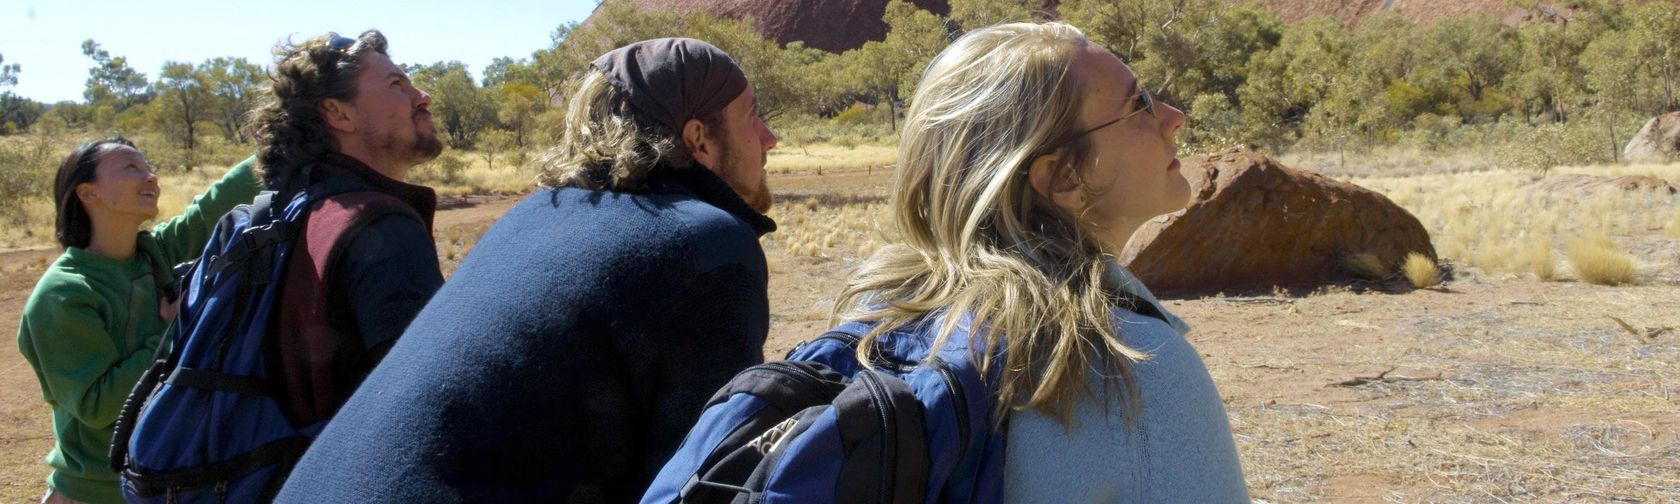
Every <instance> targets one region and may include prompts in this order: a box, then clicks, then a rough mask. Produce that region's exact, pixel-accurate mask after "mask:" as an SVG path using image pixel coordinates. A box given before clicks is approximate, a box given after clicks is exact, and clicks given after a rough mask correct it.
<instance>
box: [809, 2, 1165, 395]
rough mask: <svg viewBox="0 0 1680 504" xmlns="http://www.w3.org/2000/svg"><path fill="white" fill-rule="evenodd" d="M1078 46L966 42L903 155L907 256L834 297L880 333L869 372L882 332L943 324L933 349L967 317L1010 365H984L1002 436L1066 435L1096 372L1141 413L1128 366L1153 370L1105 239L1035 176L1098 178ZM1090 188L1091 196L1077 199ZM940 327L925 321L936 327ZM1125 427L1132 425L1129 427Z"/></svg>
mask: <svg viewBox="0 0 1680 504" xmlns="http://www.w3.org/2000/svg"><path fill="white" fill-rule="evenodd" d="M1088 43H1089V41H1087V40H1086V39H1085V36H1084V34H1083V33H1081V32H1080V31H1079V30H1078V29H1077V28H1074V27H1072V26H1069V25H1066V24H1061V23H1043V24H1037V23H1015V24H1004V25H998V26H993V27H989V28H985V29H981V30H977V31H974V32H971V33H968V34H967V35H964V36H963V37H961V38H960V39H958V40H957V41H956V42H953V43H952V44H951V46H950V47H947V48H946V49H945V50H944V51H943V52H941V53H940V54H939V55H938V56H937V57H935V58H934V59H933V61H932V62H931V63H930V64H929V65H928V68H927V71H926V73H925V74H923V76H922V79H921V81H920V82H919V83H918V84H917V86H916V93H915V95H914V97H912V98H911V102H910V103H911V105H910V109H909V111H908V112H907V117H906V118H905V120H904V133H903V136H902V138H901V139H900V141H899V145H898V152H899V154H898V170H897V172H896V177H897V183H896V185H895V186H896V189H895V192H894V194H893V204H892V208H893V213H894V220H895V222H894V224H895V227H896V229H897V233H898V238H899V240H898V241H899V243H896V244H893V245H890V246H887V247H884V248H882V249H881V250H880V251H878V252H876V253H875V254H874V255H873V256H871V257H870V258H869V259H867V260H866V261H865V262H864V263H863V264H862V265H861V266H860V267H859V269H858V272H857V273H856V274H855V276H854V277H853V278H852V279H851V281H849V282H848V284H847V285H846V287H845V288H844V289H843V290H842V291H841V293H840V295H839V298H838V299H837V302H836V305H835V315H836V317H837V318H842V319H848V320H866V321H877V322H879V324H878V325H877V326H876V329H875V331H874V332H871V333H870V334H868V335H866V337H865V338H864V341H863V342H862V344H860V345H858V348H859V358H860V359H861V360H862V361H863V362H871V358H872V356H873V348H874V345H873V344H872V342H873V341H874V339H875V338H876V337H877V336H878V335H879V334H880V333H882V332H885V331H887V330H890V329H892V328H894V327H898V326H901V325H904V324H907V323H912V322H916V321H918V320H919V319H923V318H924V317H930V316H938V315H948V316H945V317H944V322H943V324H942V325H940V326H939V327H938V329H937V333H936V339H935V341H934V346H935V348H938V347H940V346H942V345H944V344H946V342H947V341H948V340H949V339H950V336H951V334H952V332H953V331H954V330H955V329H956V328H957V325H958V324H959V323H963V317H962V316H960V315H967V316H969V317H970V319H969V322H968V323H969V324H970V325H969V327H972V328H975V329H974V331H975V332H974V337H975V338H976V341H975V343H981V339H982V338H983V341H984V343H985V344H986V348H988V349H1002V350H1004V354H1003V356H1002V360H1003V362H1001V363H999V362H994V361H996V360H998V359H997V358H996V356H995V352H987V353H986V355H984V356H982V357H980V358H979V359H980V362H981V367H982V369H983V370H986V371H987V372H992V370H993V368H995V367H996V366H999V365H1001V366H1002V369H1000V370H997V372H998V376H1000V377H1001V378H1000V382H999V383H998V384H997V389H998V393H999V397H998V401H997V405H998V411H997V414H996V415H994V417H995V418H997V419H998V421H1000V422H1001V421H1002V418H1003V417H1004V416H1005V414H1006V413H1007V412H1008V410H1009V409H1034V410H1038V411H1040V412H1043V413H1044V414H1046V415H1047V416H1050V417H1052V418H1055V419H1057V420H1058V421H1060V422H1061V423H1062V424H1063V425H1067V426H1071V424H1072V420H1071V417H1072V409H1073V405H1074V403H1075V402H1076V401H1077V400H1078V399H1079V398H1080V396H1081V395H1082V394H1094V393H1097V391H1093V390H1091V387H1089V386H1088V385H1087V383H1088V381H1087V379H1086V377H1087V376H1088V374H1087V373H1090V372H1101V373H1103V375H1104V376H1105V381H1104V386H1103V389H1104V390H1103V391H1102V393H1103V394H1106V393H1107V392H1108V389H1110V388H1111V385H1114V386H1119V387H1121V388H1123V389H1124V390H1125V391H1126V392H1127V393H1126V394H1125V397H1126V398H1128V399H1129V401H1127V405H1126V407H1127V410H1128V411H1131V410H1135V409H1136V408H1137V407H1138V405H1139V404H1140V403H1139V399H1138V394H1137V387H1136V383H1135V381H1134V378H1133V373H1132V362H1133V361H1135V360H1142V359H1146V358H1147V355H1145V354H1143V353H1142V352H1139V351H1137V350H1134V349H1132V348H1130V347H1127V346H1126V345H1124V344H1122V343H1121V342H1120V340H1119V339H1118V337H1117V336H1118V335H1117V334H1116V331H1115V327H1114V323H1113V319H1112V318H1111V317H1112V316H1113V315H1112V312H1113V310H1114V309H1115V307H1116V306H1117V303H1118V302H1119V300H1118V298H1117V297H1116V294H1115V293H1114V292H1112V291H1110V290H1109V289H1107V288H1105V287H1104V283H1103V277H1104V275H1105V274H1106V272H1107V270H1108V267H1109V264H1110V263H1111V261H1112V258H1113V257H1112V255H1110V254H1108V253H1106V252H1105V251H1104V250H1103V249H1102V247H1101V245H1099V243H1100V241H1099V239H1098V238H1097V234H1096V232H1097V231H1098V230H1099V229H1100V228H1099V227H1097V226H1098V224H1097V223H1094V222H1087V221H1086V220H1085V219H1084V218H1083V216H1084V215H1085V214H1087V213H1091V212H1092V211H1097V210H1100V209H1095V208H1087V209H1085V211H1081V212H1079V215H1075V214H1073V213H1070V212H1067V211H1064V210H1063V209H1061V208H1060V207H1058V206H1057V205H1055V204H1054V202H1052V201H1050V200H1049V199H1048V198H1047V197H1045V196H1042V195H1040V194H1039V193H1038V192H1037V191H1035V190H1034V189H1033V187H1032V184H1031V183H1030V182H1029V181H1028V176H1027V169H1028V167H1029V166H1031V164H1032V163H1033V161H1034V160H1035V159H1038V158H1039V157H1040V156H1044V155H1052V154H1054V155H1059V156H1058V160H1059V161H1058V166H1056V168H1055V170H1056V173H1055V177H1057V178H1055V179H1053V180H1061V179H1062V177H1069V178H1072V179H1074V180H1076V181H1078V180H1080V179H1081V178H1082V177H1081V175H1082V174H1083V173H1085V171H1086V170H1088V169H1089V167H1090V166H1091V164H1092V163H1091V161H1092V160H1091V159H1090V151H1091V145H1090V143H1089V141H1088V140H1086V138H1088V137H1080V138H1074V139H1069V137H1070V136H1072V133H1073V132H1074V131H1075V130H1076V128H1078V127H1080V126H1081V124H1080V119H1079V118H1080V111H1081V109H1082V106H1083V99H1082V94H1081V84H1080V83H1079V82H1078V79H1076V78H1074V77H1073V76H1072V75H1071V73H1070V67H1071V65H1072V63H1073V61H1074V59H1075V57H1076V56H1077V54H1078V53H1079V51H1080V50H1081V48H1082V47H1084V45H1085V44H1088ZM1081 186H1082V187H1084V186H1087V185H1086V184H1083V183H1081ZM930 318H931V317H930ZM1124 416H1125V417H1126V418H1127V419H1128V423H1129V419H1130V417H1131V416H1132V415H1129V414H1128V415H1124Z"/></svg>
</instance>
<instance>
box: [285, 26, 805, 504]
mask: <svg viewBox="0 0 1680 504" xmlns="http://www.w3.org/2000/svg"><path fill="white" fill-rule="evenodd" d="M753 100H754V94H753V89H752V87H751V86H750V85H748V83H747V78H746V75H745V74H744V73H743V72H742V71H741V68H740V67H739V66H737V65H736V64H735V61H734V60H733V59H731V58H730V57H729V55H727V54H724V52H723V51H721V50H718V49H717V48H716V47H713V46H712V45H710V44H707V43H705V42H701V41H698V40H693V39H657V40H649V41H644V42H638V43H635V44H630V45H629V46H626V47H623V48H620V49H617V50H614V51H611V52H608V53H607V54H605V55H603V56H601V57H600V58H599V59H597V60H595V62H594V63H593V64H591V65H590V68H589V70H587V71H586V72H585V75H583V76H582V78H581V80H580V83H579V85H578V89H577V90H576V91H575V92H573V93H571V96H570V99H568V100H567V104H568V110H567V115H566V123H565V128H566V129H565V134H564V136H563V138H562V140H561V142H560V144H559V145H558V146H557V147H556V148H555V149H553V150H551V151H550V154H549V155H548V158H547V159H546V160H545V161H544V165H543V168H542V175H541V176H540V180H541V182H542V186H543V187H542V188H541V189H540V190H538V191H537V192H536V193H535V194H532V195H531V196H530V197H528V198H526V199H525V201H523V202H521V203H520V204H519V205H517V206H515V207H513V208H512V209H511V210H508V212H507V214H506V215H504V216H503V217H502V219H501V220H500V221H498V222H497V223H496V225H495V226H494V227H492V228H491V229H490V230H489V232H487V233H485V235H484V237H483V238H481V239H479V241H478V244H477V245H475V246H474V248H473V251H472V254H471V255H469V256H468V257H467V258H466V260H465V261H463V262H462V263H461V268H460V269H458V270H456V273H455V276H454V277H452V278H451V279H450V282H449V284H448V285H446V286H444V288H443V289H442V290H440V291H438V295H437V298H436V299H433V300H432V303H431V304H429V305H427V306H426V309H425V310H424V311H422V312H421V313H420V315H419V316H418V317H416V318H415V320H414V324H413V325H412V326H411V327H409V330H408V332H407V333H405V334H404V335H403V337H402V342H401V343H399V344H398V345H397V347H396V348H394V349H392V351H391V353H390V355H388V356H387V357H386V359H385V361H384V362H383V363H382V364H380V366H379V368H378V369H375V370H374V372H373V374H371V375H369V376H368V379H367V381H366V382H365V383H363V384H362V389H361V390H360V391H358V392H357V393H356V396H355V397H353V398H351V399H350V401H349V402H348V403H346V404H345V405H344V410H343V411H341V412H340V413H339V414H338V416H336V417H334V418H333V421H332V423H331V424H329V425H328V426H327V429H326V430H325V431H324V432H322V433H321V437H320V438H319V439H318V440H317V441H316V443H315V446H314V447H312V448H311V449H310V451H309V453H308V454H307V455H305V456H304V458H303V460H302V461H301V462H299V463H298V467H297V469H296V470H295V471H294V472H293V473H292V479H291V480H290V483H289V484H288V485H287V486H286V488H285V489H284V490H283V491H282V492H281V494H280V502H299V503H302V502H361V503H372V502H392V503H396V502H569V503H592V502H613V503H618V502H636V501H637V499H639V498H640V497H641V494H642V492H643V491H644V490H645V489H646V488H647V486H648V484H649V483H650V482H651V481H652V480H653V477H654V475H655V474H656V473H657V472H658V471H659V469H660V467H661V466H663V465H664V462H665V460H666V459H668V458H670V456H671V454H672V453H674V452H675V451H676V449H677V446H678V445H679V444H681V443H682V439H683V436H684V435H685V434H687V432H688V429H689V427H690V426H692V425H693V424H694V421H695V420H696V419H697V418H698V417H699V415H700V410H701V408H702V407H703V406H704V405H705V403H706V400H707V399H708V398H710V397H711V396H712V394H713V393H715V392H716V391H717V389H718V388H719V387H721V386H723V384H724V383H725V382H727V381H728V380H729V378H730V377H731V376H734V375H735V373H737V372H739V371H741V370H742V369H745V368H747V367H749V366H751V365H753V364H758V363H759V362H761V361H763V359H764V339H765V336H766V335H767V333H768V331H769V324H770V313H769V299H768V296H767V295H766V286H767V281H768V269H767V268H766V267H765V261H764V250H763V249H762V248H760V246H759V243H758V238H759V236H761V235H763V234H764V233H768V232H770V231H771V230H774V229H775V223H774V222H772V221H771V220H770V218H768V217H766V216H765V215H764V212H765V211H766V210H768V209H769V208H770V205H771V195H770V190H769V187H768V186H767V185H766V183H765V171H764V161H765V154H766V152H767V151H769V150H770V149H771V148H772V147H774V146H775V145H776V136H775V135H774V134H772V133H771V132H770V129H769V128H768V127H766V126H765V125H764V121H763V119H762V118H760V117H759V115H758V113H757V112H756V110H755V108H754V106H753Z"/></svg>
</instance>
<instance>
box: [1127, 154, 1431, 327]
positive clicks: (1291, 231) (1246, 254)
mask: <svg viewBox="0 0 1680 504" xmlns="http://www.w3.org/2000/svg"><path fill="white" fill-rule="evenodd" d="M1183 167H1184V168H1183V170H1184V175H1185V178H1187V179H1189V181H1190V188H1191V189H1190V190H1191V194H1192V198H1193V200H1192V201H1191V203H1190V207H1189V208H1187V209H1186V210H1185V211H1184V212H1181V213H1177V214H1172V215H1169V216H1164V217H1160V218H1157V219H1155V220H1153V221H1151V222H1149V223H1148V224H1146V225H1144V227H1143V228H1142V229H1140V230H1139V231H1138V232H1137V234H1135V235H1133V236H1132V240H1131V242H1130V243H1129V244H1128V245H1127V246H1126V250H1125V252H1124V253H1123V254H1122V256H1121V262H1122V263H1125V264H1127V265H1128V267H1129V268H1130V269H1131V270H1132V272H1133V273H1134V274H1136V275H1137V276H1138V278H1139V279H1141V280H1143V282H1144V284H1145V285H1147V286H1149V288H1150V289H1151V290H1153V291H1155V292H1156V293H1157V294H1161V295H1174V296H1183V295H1194V294H1206V293H1214V292H1238V291H1251V290H1269V289H1271V288H1273V287H1285V288H1312V287H1315V286H1319V285H1323V284H1326V283H1333V282H1339V281H1345V280H1353V279H1358V278H1360V276H1361V275H1360V274H1359V273H1358V272H1355V271H1352V270H1350V269H1349V267H1348V264H1349V263H1350V258H1352V257H1354V256H1357V255H1360V254H1370V255H1371V256H1374V257H1375V258H1376V260H1377V261H1379V262H1380V263H1381V265H1382V267H1383V268H1384V270H1385V271H1389V272H1393V271H1396V270H1397V269H1398V267H1399V265H1400V263H1401V262H1402V261H1403V260H1404V259H1405V257H1406V255H1407V254H1410V253H1412V252H1417V253H1421V254H1423V255H1426V256H1428V257H1429V258H1431V259H1434V258H1435V247H1434V246H1433V245H1431V244H1430V241H1429V232H1428V231H1427V230H1425V229H1424V228H1423V224H1422V223H1420V222H1418V220H1417V218H1416V217H1413V216H1412V214H1411V213H1409V212H1407V211H1406V210H1405V209H1402V208H1400V207H1399V205H1396V204H1394V202H1393V201H1390V200H1389V199H1388V198H1387V197H1385V196H1383V195H1381V194H1378V193H1376V192H1374V191H1371V190H1369V189H1365V188H1363V187H1359V186H1356V185H1353V184H1350V183H1346V182H1339V181H1336V180H1333V179H1330V178H1328V177H1325V176H1323V175H1319V174H1317V173H1312V172H1307V171H1302V170H1297V169H1294V168H1289V167H1286V166H1283V165H1280V164H1278V163H1276V162H1273V161H1272V160H1270V159H1267V158H1266V157H1265V156H1263V155H1260V154H1258V153H1254V152H1250V151H1244V150H1239V149H1231V150H1227V151H1225V152H1221V153H1218V154H1213V155H1207V156H1197V157H1193V158H1189V159H1185V160H1184V163H1183Z"/></svg>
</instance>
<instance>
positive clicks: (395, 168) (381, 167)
mask: <svg viewBox="0 0 1680 504" xmlns="http://www.w3.org/2000/svg"><path fill="white" fill-rule="evenodd" d="M345 140H346V139H343V138H340V139H339V146H340V149H339V154H343V155H346V156H349V157H351V158H354V159H355V160H357V161H361V162H362V164H365V165H367V166H368V168H372V169H373V171H376V172H379V174H380V175H384V176H386V177H389V178H390V179H391V180H395V181H398V182H403V181H405V180H407V179H408V168H409V166H408V164H407V163H402V162H398V161H396V160H392V159H386V158H385V157H384V156H380V155H378V154H377V153H375V152H374V151H373V149H369V148H367V145H365V144H362V143H360V142H347V141H345Z"/></svg>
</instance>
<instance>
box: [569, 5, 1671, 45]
mask: <svg viewBox="0 0 1680 504" xmlns="http://www.w3.org/2000/svg"><path fill="white" fill-rule="evenodd" d="M629 1H630V2H632V3H634V4H635V5H636V6H637V7H639V8H642V9H645V10H669V11H675V12H694V11H704V12H710V13H713V14H716V15H718V16H721V17H726V18H733V19H741V18H746V17H751V18H753V21H754V25H755V26H754V27H755V28H757V29H758V31H759V33H761V34H763V35H764V36H765V38H770V39H774V40H776V41H777V42H780V43H783V44H785V43H788V42H792V41H795V40H800V41H804V42H805V46H806V47H813V48H817V49H822V50H825V51H829V52H843V51H846V50H848V49H853V48H856V47H858V46H861V45H863V43H864V42H867V41H870V40H880V39H882V38H884V37H886V34H887V25H886V23H883V22H881V15H882V14H883V13H885V12H886V7H887V1H888V0H629ZM911 1H912V3H914V4H916V5H917V6H919V7H921V8H923V9H927V10H929V11H931V12H933V13H935V14H940V15H944V14H948V13H949V12H950V10H951V8H950V4H949V3H948V2H947V0H911ZM1120 1H1165V0H1120ZM1252 1H1253V0H1229V3H1231V4H1243V3H1251V2H1252ZM1656 1H1671V2H1676V3H1680V0H1656ZM1045 3H1046V5H1047V7H1048V8H1050V9H1052V10H1053V9H1055V5H1056V4H1057V3H1058V2H1057V0H1046V2H1045ZM1259 4H1260V5H1262V6H1264V7H1265V8H1267V9H1270V10H1272V11H1273V12H1276V13H1277V14H1278V17H1280V18H1283V20H1284V21H1286V22H1290V21H1299V20H1302V19H1305V18H1308V17H1312V16H1317V15H1329V16H1333V17H1335V18H1337V19H1340V20H1342V21H1343V22H1345V23H1348V24H1349V25H1352V24H1354V23H1356V22H1358V20H1359V19H1362V18H1364V17H1366V16H1371V15H1374V14H1377V13H1380V12H1383V11H1387V10H1395V11H1398V12H1399V13H1400V14H1401V15H1402V16H1405V17H1406V18H1407V19H1411V20H1413V21H1416V22H1421V23H1431V22H1435V21H1439V20H1442V19H1449V18H1453V17H1459V16H1469V15H1485V16H1492V17H1495V18H1498V19H1501V20H1504V21H1506V22H1509V23H1520V22H1524V21H1530V20H1537V19H1538V20H1556V19H1562V18H1567V17H1568V16H1570V15H1571V14H1572V12H1571V11H1570V10H1568V9H1564V8H1555V7H1550V6H1547V7H1541V8H1540V9H1536V10H1535V11H1526V10H1524V9H1521V8H1518V7H1513V6H1511V5H1509V4H1507V3H1506V2H1505V0H1259ZM586 22H587V21H586Z"/></svg>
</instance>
